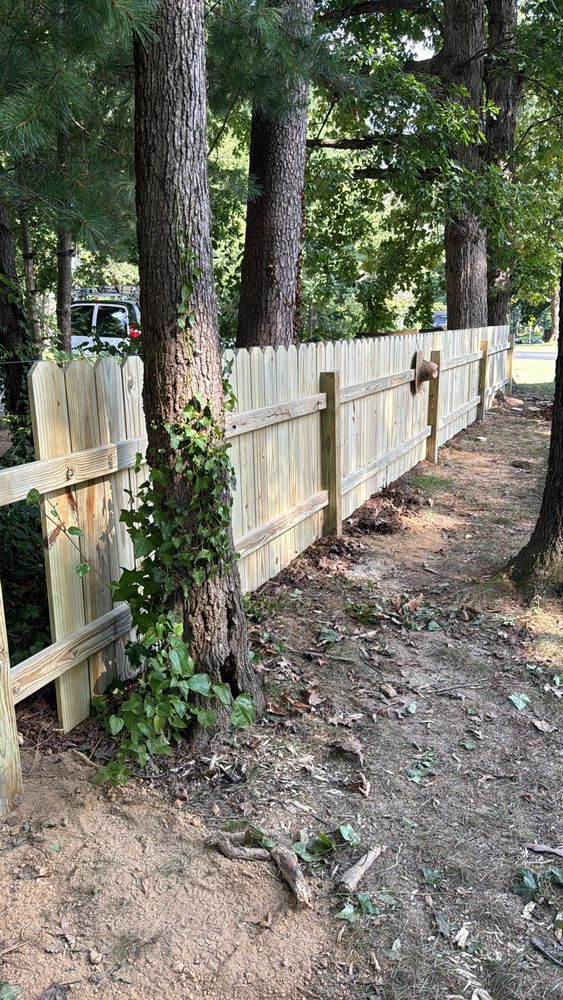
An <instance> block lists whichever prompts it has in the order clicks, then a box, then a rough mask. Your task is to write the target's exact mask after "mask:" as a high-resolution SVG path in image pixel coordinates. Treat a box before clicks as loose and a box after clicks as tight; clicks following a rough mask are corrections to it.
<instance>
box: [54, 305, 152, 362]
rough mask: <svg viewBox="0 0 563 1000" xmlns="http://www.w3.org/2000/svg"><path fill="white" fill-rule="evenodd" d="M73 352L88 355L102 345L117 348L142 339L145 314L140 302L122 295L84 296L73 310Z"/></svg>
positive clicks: (71, 310)
mask: <svg viewBox="0 0 563 1000" xmlns="http://www.w3.org/2000/svg"><path fill="white" fill-rule="evenodd" d="M70 313H71V323H72V349H73V351H74V350H77V349H81V350H83V351H86V352H87V353H88V352H89V351H91V350H92V348H94V349H95V348H99V347H100V346H101V345H102V344H105V345H107V346H108V347H110V348H111V347H115V348H117V347H118V345H119V344H120V343H122V342H123V341H128V340H129V338H132V339H137V337H139V336H140V332H141V331H140V322H141V313H140V311H139V307H138V305H137V303H136V302H134V301H133V300H132V299H127V298H125V297H124V296H120V295H108V296H104V295H94V296H93V297H92V298H90V297H89V296H88V297H86V296H82V297H81V298H80V299H78V300H77V301H76V302H73V303H72V304H71V307H70Z"/></svg>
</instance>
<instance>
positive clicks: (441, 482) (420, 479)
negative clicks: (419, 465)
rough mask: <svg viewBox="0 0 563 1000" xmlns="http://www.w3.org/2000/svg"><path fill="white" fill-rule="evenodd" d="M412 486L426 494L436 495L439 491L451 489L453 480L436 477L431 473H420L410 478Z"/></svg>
mask: <svg viewBox="0 0 563 1000" xmlns="http://www.w3.org/2000/svg"><path fill="white" fill-rule="evenodd" d="M412 484H413V486H417V487H418V489H420V490H426V491H427V492H428V493H438V492H439V491H440V490H449V489H451V488H452V486H453V480H451V479H448V478H447V477H446V476H436V475H435V474H434V473H433V472H422V473H419V474H418V475H417V476H413V477H412Z"/></svg>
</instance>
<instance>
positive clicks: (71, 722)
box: [28, 361, 90, 732]
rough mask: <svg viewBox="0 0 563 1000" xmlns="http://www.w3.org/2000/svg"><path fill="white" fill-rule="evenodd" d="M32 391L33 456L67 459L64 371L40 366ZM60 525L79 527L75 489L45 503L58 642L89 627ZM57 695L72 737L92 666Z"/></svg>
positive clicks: (79, 668)
mask: <svg viewBox="0 0 563 1000" xmlns="http://www.w3.org/2000/svg"><path fill="white" fill-rule="evenodd" d="M28 385H29V399H30V407H31V421H32V428H33V441H34V445H35V454H36V455H37V457H38V458H39V459H42V458H52V457H53V456H57V455H58V456H60V455H67V454H68V453H69V452H70V451H71V450H72V440H71V434H70V424H69V414H68V401H67V393H66V384H65V373H64V370H63V369H62V368H58V367H57V365H56V364H55V363H54V362H52V361H38V362H36V364H34V365H33V366H32V368H31V370H30V373H29V376H28ZM52 510H53V511H55V512H56V516H55V517H53V516H52V514H51V511H52ZM61 523H62V524H64V525H66V527H67V528H69V527H70V526H74V527H78V506H77V502H76V487H75V486H68V487H66V488H63V489H60V490H54V491H53V492H49V493H47V494H46V495H45V497H44V510H43V513H42V525H43V539H44V548H45V569H46V576H47V596H48V601H49V617H50V621H51V636H52V638H53V639H54V640H57V639H62V638H64V636H66V635H68V634H69V633H71V632H74V631H76V629H78V628H81V627H82V625H85V623H86V617H85V608H84V593H83V589H82V581H81V580H80V579H79V577H78V576H77V574H76V565H77V563H78V562H80V553H79V552H78V551H77V549H76V548H75V546H74V545H73V544H72V543H71V541H70V539H69V538H68V537H67V536H66V535H65V533H64V532H63V531H61V529H60V524H61ZM55 689H56V694H57V712H58V717H59V724H60V725H61V727H62V729H64V731H65V732H68V730H69V729H72V728H73V726H76V725H78V723H79V722H82V720H83V719H86V718H87V717H88V714H89V712H90V674H89V667H88V662H87V661H86V660H85V661H83V662H82V663H77V664H76V665H75V666H74V667H73V668H72V670H69V671H67V672H66V673H65V674H64V676H62V677H60V678H58V679H57V681H56V685H55Z"/></svg>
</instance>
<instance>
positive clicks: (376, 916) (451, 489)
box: [0, 400, 563, 1000]
mask: <svg viewBox="0 0 563 1000" xmlns="http://www.w3.org/2000/svg"><path fill="white" fill-rule="evenodd" d="M542 413H543V404H542V401H541V400H539V401H538V400H534V401H533V406H532V408H531V410H530V409H527V410H526V411H525V412H524V413H522V412H521V408H518V409H516V410H515V409H505V408H502V409H500V410H498V411H497V412H494V413H492V414H491V415H489V416H488V417H487V419H486V422H485V424H475V425H473V427H472V428H470V429H469V430H468V431H467V432H464V433H463V434H462V435H460V436H459V437H458V438H457V439H456V440H454V441H453V442H451V443H450V445H449V447H447V448H444V449H443V450H442V452H441V454H440V462H439V464H438V465H437V466H428V465H426V464H425V463H423V464H422V465H420V466H419V467H418V468H417V469H415V470H414V471H413V472H412V473H411V474H409V475H408V476H406V477H405V478H404V479H403V480H402V481H401V482H400V483H399V484H396V485H395V486H394V487H392V488H390V489H388V490H387V491H385V493H384V495H383V496H380V497H375V498H373V499H372V500H370V501H368V502H367V504H365V505H364V507H363V508H362V509H361V510H360V511H358V512H356V514H355V515H354V516H353V517H352V518H351V519H350V521H349V522H348V524H347V526H346V531H345V534H344V537H343V539H341V540H326V541H324V542H323V543H320V544H318V545H316V546H313V547H312V548H311V549H310V550H308V552H307V553H305V554H304V555H303V556H302V557H301V558H300V559H298V560H297V561H296V562H295V563H293V564H292V566H291V567H289V568H288V569H287V570H286V571H285V572H284V573H283V574H282V575H281V576H280V577H278V578H277V579H276V580H274V581H272V582H271V583H269V584H268V585H267V586H266V587H264V588H263V589H262V591H261V592H260V593H259V594H258V595H255V596H254V598H253V600H252V601H251V602H250V605H249V612H250V617H251V631H252V644H253V648H254V650H255V653H256V657H257V663H258V666H259V669H260V670H261V671H262V673H263V677H264V683H265V686H266V689H267V695H268V700H269V704H268V714H267V716H266V719H265V720H264V722H263V723H261V724H260V725H257V726H255V727H254V728H253V729H252V730H251V731H247V732H245V733H243V734H242V735H241V734H240V733H237V734H233V736H232V738H229V739H227V740H217V742H216V743H215V745H214V746H213V748H212V749H213V753H210V755H209V756H208V757H207V758H206V759H205V760H204V761H203V763H202V762H201V761H199V762H198V761H195V760H194V759H193V758H192V756H191V755H190V751H189V747H185V748H183V749H182V750H181V752H180V753H179V754H178V755H177V757H176V758H175V759H174V760H173V761H172V762H171V763H169V764H167V765H166V766H163V765H161V764H159V765H158V768H156V767H155V768H154V769H153V770H152V772H150V773H149V774H147V775H146V776H145V777H144V778H143V779H142V780H139V781H137V782H133V783H131V784H130V786H128V787H126V788H124V789H119V790H115V791H107V790H103V789H100V788H98V787H97V786H95V785H94V784H93V783H92V780H91V779H92V776H93V774H94V773H95V771H94V767H93V766H91V765H90V764H89V763H88V762H87V761H88V758H91V759H92V760H95V761H98V760H103V759H104V758H105V757H106V756H107V753H108V752H109V750H110V745H109V742H108V738H107V737H106V736H105V735H104V733H103V732H102V730H101V729H100V727H99V725H98V724H97V723H95V722H88V723H84V724H83V725H82V726H81V727H79V728H78V729H77V730H75V731H74V732H73V733H71V734H69V735H68V736H67V737H63V736H62V735H61V734H59V733H58V732H57V730H56V722H55V719H54V716H53V712H52V709H51V707H50V705H49V703H48V702H47V701H46V700H45V696H43V698H39V697H36V699H35V700H31V701H30V702H29V703H28V704H27V705H23V706H21V710H20V729H21V732H22V739H23V744H22V752H23V760H24V767H25V778H26V780H25V799H24V802H23V803H22V805H21V807H20V808H19V809H18V810H17V811H16V812H15V813H14V814H13V816H12V817H10V819H9V820H8V822H7V823H5V824H4V825H3V826H2V825H0V880H1V886H2V899H1V902H0V997H2V998H4V997H6V998H7V1000H11V998H12V997H15V996H17V995H18V993H17V992H14V993H10V992H5V993H2V988H1V984H2V983H3V982H4V983H5V984H10V985H11V986H13V987H16V988H19V989H20V990H21V993H20V994H19V995H21V996H22V997H23V998H24V1000H28V998H29V1000H36V998H42V997H45V998H47V1000H61V998H63V997H65V996H70V997H71V998H72V997H74V996H76V997H79V998H85V1000H90V998H101V1000H102V998H103V1000H105V998H110V997H111V998H113V997H119V998H123V1000H139V998H141V997H143V998H146V997H163V998H167V1000H176V998H178V1000H179V998H182V1000H183V998H185V1000H200V998H215V1000H237V998H241V1000H267V998H272V1000H273V998H286V1000H301V998H310V1000H339V998H345V997H346V998H350V1000H356V998H358V1000H359V998H365V1000H368V998H371V1000H407V998H408V1000H419V998H422V997H424V998H436V1000H438V998H439V1000H532V998H533V1000H540V998H543V997H556V996H561V984H562V975H563V972H562V968H561V967H559V966H558V965H557V961H559V962H560V963H562V962H563V950H562V942H561V936H562V930H561V927H560V926H559V927H558V926H557V924H558V919H559V922H561V915H560V916H559V918H557V914H558V913H560V911H562V910H563V888H562V887H561V885H558V879H559V878H561V879H562V880H563V859H562V857H561V856H558V855H557V854H549V853H545V852H540V853H537V852H534V851H532V850H531V849H530V848H529V847H526V845H527V844H536V845H538V844H539V845H543V846H544V847H555V848H556V847H558V846H560V845H561V844H562V842H563V836H562V831H561V815H562V814H561V790H562V781H561V762H562V754H561V741H560V731H559V729H560V727H561V699H560V695H561V693H562V691H563V637H562V633H561V619H562V618H563V611H562V608H561V605H560V604H553V605H550V604H546V603H539V602H536V603H535V604H534V605H532V606H531V607H524V606H523V605H522V604H521V603H520V601H519V600H518V597H517V595H515V593H514V592H513V590H512V588H511V585H510V584H509V582H508V581H507V579H506V578H505V577H504V576H503V573H502V567H503V566H504V564H505V563H506V560H507V559H508V557H509V556H510V554H511V553H514V552H516V551H517V549H518V548H519V547H520V546H521V544H522V543H523V542H524V541H525V540H526V538H527V537H528V536H529V534H530V531H531V529H532V527H533V523H534V519H535V516H536V511H537V509H538V504H539V499H540V496H541V488H542V482H543V475H544V471H545V458H546V452H547V445H548V436H549V423H548V422H546V421H545V420H544V419H542ZM511 699H512V700H511ZM558 727H559V729H558ZM77 750H78V753H77V752H76V751H77ZM233 819H236V820H239V821H246V822H248V823H251V824H253V825H255V826H257V827H259V828H260V829H262V830H266V831H267V832H268V833H269V834H270V835H271V836H272V837H274V838H277V839H279V840H281V841H283V842H284V843H286V844H288V845H289V844H292V843H294V842H295V841H304V840H308V839H310V838H312V837H314V836H316V835H318V834H320V833H328V832H330V831H334V830H336V829H337V828H338V827H339V826H340V825H341V824H348V825H349V826H350V827H352V829H353V831H355V832H356V833H357V834H358V835H359V836H360V837H361V844H359V845H356V846H348V847H346V848H345V849H341V848H336V849H335V850H334V851H331V852H330V853H329V854H328V855H325V856H324V857H323V858H322V860H319V859H315V860H313V861H312V862H303V869H304V871H306V873H307V875H308V878H309V879H310V883H311V887H312V890H313V897H314V902H313V906H312V908H311V909H306V910H299V911H298V910H296V909H295V908H294V905H293V902H292V899H291V895H290V893H289V891H288V889H287V887H286V886H285V885H284V884H283V883H282V882H281V881H280V880H279V878H278V876H277V875H276V873H275V870H274V868H273V866H272V864H270V863H269V862H250V861H228V860H226V859H225V858H223V857H222V856H220V855H219V854H217V853H216V852H215V851H213V850H211V849H210V848H208V847H206V846H205V844H204V839H205V836H206V834H208V833H209V831H211V830H216V829H220V828H221V827H222V826H223V824H224V823H225V822H226V821H228V820H233ZM309 846H311V845H309ZM313 846H314V845H313ZM374 846H381V847H382V848H384V850H383V852H382V853H381V855H380V857H379V858H378V859H377V860H376V862H375V864H374V865H373V867H372V868H371V869H370V871H369V872H368V873H367V874H366V875H365V877H364V879H363V881H362V883H361V885H360V886H359V889H358V891H359V892H360V893H364V894H367V895H360V897H358V896H357V895H356V894H353V895H351V896H348V895H346V894H344V893H342V892H339V891H338V889H337V885H338V880H339V877H340V876H341V874H342V872H343V871H344V870H345V869H346V868H347V867H349V865H350V864H351V863H352V862H354V861H356V860H357V859H358V858H359V857H360V856H361V855H362V854H363V852H364V851H365V850H367V849H368V848H369V847H374ZM522 869H525V870H528V872H530V873H532V874H529V875H528V876H527V883H528V894H527V895H526V887H523V886H522V875H521V870H522ZM554 872H555V874H554ZM557 872H559V873H560V875H559V876H558V875H557ZM513 887H517V888H520V891H521V892H523V893H524V896H522V895H519V894H517V893H516V892H514V891H513ZM343 910H344V914H342V911H343ZM365 911H369V912H365ZM338 914H341V916H340V917H339V916H338ZM342 916H348V917H349V918H350V920H345V919H342ZM533 942H535V945H534V943H533ZM538 945H539V947H540V948H543V949H544V953H542V952H541V951H539V950H537V946H538ZM549 955H551V956H552V957H553V958H555V959H556V961H555V962H552V961H551V960H550V958H549V957H548V956H549ZM50 987H52V989H51V991H50V992H49V988H50ZM5 989H7V987H5Z"/></svg>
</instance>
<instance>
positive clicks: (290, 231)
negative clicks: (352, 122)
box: [237, 0, 313, 347]
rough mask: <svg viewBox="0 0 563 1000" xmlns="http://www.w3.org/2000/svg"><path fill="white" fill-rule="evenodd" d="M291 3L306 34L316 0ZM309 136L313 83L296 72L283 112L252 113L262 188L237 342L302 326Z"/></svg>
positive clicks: (249, 222)
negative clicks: (309, 95) (301, 264)
mask: <svg viewBox="0 0 563 1000" xmlns="http://www.w3.org/2000/svg"><path fill="white" fill-rule="evenodd" d="M285 10H286V14H285V17H286V22H287V29H288V33H290V34H292V35H293V36H294V38H296V39H297V40H298V39H299V38H303V37H304V36H306V35H307V33H308V32H309V31H310V26H311V22H312V17H313V3H312V0H287V2H286V4H285ZM281 86H283V84H281ZM306 139H307V84H306V82H305V80H303V79H299V78H296V79H294V80H293V81H292V82H291V83H290V84H289V85H288V93H287V110H286V111H285V112H284V113H283V114H281V115H280V116H278V117H276V118H273V117H268V116H266V115H265V114H264V113H263V112H262V111H260V110H259V109H258V108H257V107H255V108H254V110H253V113H252V125H251V134H250V161H249V176H250V179H251V180H252V181H253V183H254V184H256V185H257V187H258V189H259V193H258V195H257V197H255V198H252V199H250V200H249V202H248V205H247V212H246V234H245V245H244V257H243V265H242V277H241V292H240V304H239V312H238V326H237V347H253V346H264V345H266V344H285V345H286V346H287V345H289V344H291V343H292V342H293V340H294V339H295V337H296V335H297V332H298V327H299V257H300V249H301V238H302V231H303V217H304V215H303V192H304V185H305V145H306Z"/></svg>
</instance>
